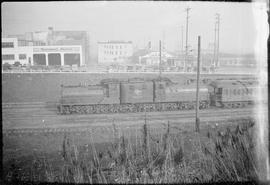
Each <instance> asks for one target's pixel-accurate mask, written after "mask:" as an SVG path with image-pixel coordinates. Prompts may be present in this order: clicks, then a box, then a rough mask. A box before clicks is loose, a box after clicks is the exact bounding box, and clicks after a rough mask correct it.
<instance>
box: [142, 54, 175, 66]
mask: <svg viewBox="0 0 270 185" xmlns="http://www.w3.org/2000/svg"><path fill="white" fill-rule="evenodd" d="M159 55H160V54H159V51H152V52H150V53H148V54H146V55H144V56H140V57H139V64H141V65H159V58H160V57H159ZM174 59H175V56H173V55H172V54H170V53H168V52H166V51H165V52H162V54H161V60H162V63H163V64H166V65H170V66H175V65H176V64H175V62H174Z"/></svg>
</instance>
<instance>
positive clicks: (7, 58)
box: [2, 55, 15, 60]
mask: <svg viewBox="0 0 270 185" xmlns="http://www.w3.org/2000/svg"><path fill="white" fill-rule="evenodd" d="M14 59H15V56H14V55H2V60H14Z"/></svg>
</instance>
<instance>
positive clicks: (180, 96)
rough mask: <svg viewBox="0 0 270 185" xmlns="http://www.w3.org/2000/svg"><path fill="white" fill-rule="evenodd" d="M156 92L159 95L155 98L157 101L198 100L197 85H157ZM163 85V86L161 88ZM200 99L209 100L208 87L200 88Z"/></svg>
mask: <svg viewBox="0 0 270 185" xmlns="http://www.w3.org/2000/svg"><path fill="white" fill-rule="evenodd" d="M156 87H158V88H156V89H155V92H156V94H158V95H159V96H157V97H156V98H155V102H194V101H196V87H195V86H186V87H183V86H180V85H171V86H167V87H165V86H160V84H158V85H156ZM159 87H162V88H159ZM199 95H200V96H199V100H200V101H209V94H208V89H207V88H206V87H204V86H203V87H201V88H200V94H199Z"/></svg>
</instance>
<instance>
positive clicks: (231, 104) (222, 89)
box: [208, 80, 265, 108]
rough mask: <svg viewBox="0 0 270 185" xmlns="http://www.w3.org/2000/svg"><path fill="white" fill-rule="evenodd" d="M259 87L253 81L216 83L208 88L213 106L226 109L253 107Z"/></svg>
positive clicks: (222, 81)
mask: <svg viewBox="0 0 270 185" xmlns="http://www.w3.org/2000/svg"><path fill="white" fill-rule="evenodd" d="M257 87H258V83H257V82H256V81H252V80H241V81H237V80H217V81H214V82H212V83H210V84H209V87H208V89H209V94H210V102H211V105H212V106H215V107H224V108H240V107H246V106H248V105H252V104H254V102H255V101H256V97H257ZM264 90H265V89H264ZM254 100H255V101H254Z"/></svg>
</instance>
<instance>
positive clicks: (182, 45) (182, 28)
mask: <svg viewBox="0 0 270 185" xmlns="http://www.w3.org/2000/svg"><path fill="white" fill-rule="evenodd" d="M181 31H182V39H181V55H183V53H184V26H183V25H182V26H181Z"/></svg>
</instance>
